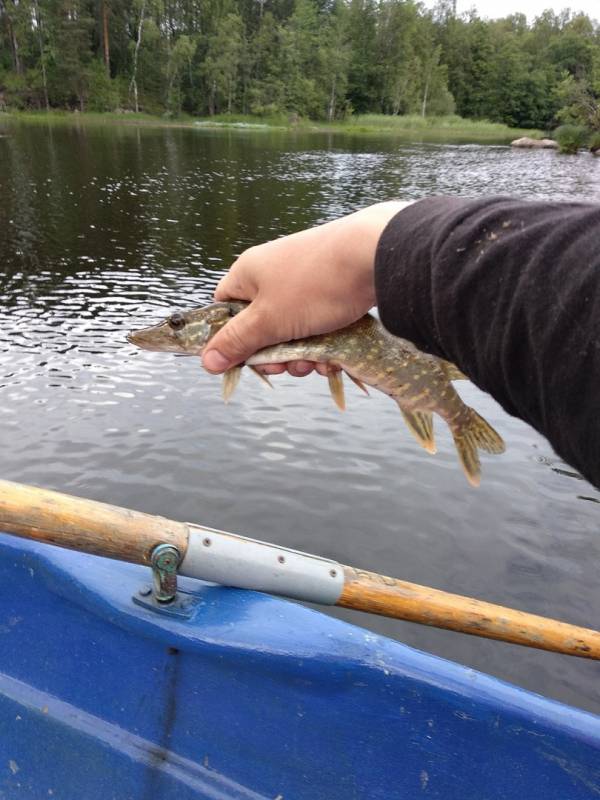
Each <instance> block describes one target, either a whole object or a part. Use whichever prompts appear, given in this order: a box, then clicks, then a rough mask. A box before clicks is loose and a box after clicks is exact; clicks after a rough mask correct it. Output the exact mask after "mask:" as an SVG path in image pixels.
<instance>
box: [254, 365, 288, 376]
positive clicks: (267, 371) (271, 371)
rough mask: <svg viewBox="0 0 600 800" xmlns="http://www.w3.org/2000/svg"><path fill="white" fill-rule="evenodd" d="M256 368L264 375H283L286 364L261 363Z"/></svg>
mask: <svg viewBox="0 0 600 800" xmlns="http://www.w3.org/2000/svg"><path fill="white" fill-rule="evenodd" d="M256 369H257V370H258V371H259V372H262V374H263V375H281V374H282V373H283V372H285V364H261V365H260V367H256Z"/></svg>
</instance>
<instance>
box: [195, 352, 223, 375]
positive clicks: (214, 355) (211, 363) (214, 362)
mask: <svg viewBox="0 0 600 800" xmlns="http://www.w3.org/2000/svg"><path fill="white" fill-rule="evenodd" d="M202 363H203V364H204V366H205V367H206V369H209V370H210V371H211V372H223V370H225V369H227V367H228V366H229V359H228V358H225V356H224V355H223V353H219V351H218V350H209V351H208V353H205V354H204V355H203V356H202Z"/></svg>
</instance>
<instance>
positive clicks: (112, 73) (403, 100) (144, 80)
mask: <svg viewBox="0 0 600 800" xmlns="http://www.w3.org/2000/svg"><path fill="white" fill-rule="evenodd" d="M0 108H17V109H44V108H46V109H49V108H69V109H80V110H90V111H112V110H117V109H123V110H143V111H146V112H149V113H161V114H164V113H166V114H171V115H177V114H179V113H181V112H182V111H183V112H187V113H189V114H194V115H202V116H204V115H212V114H217V113H227V112H230V113H243V114H257V115H274V114H281V113H285V114H287V115H289V116H291V117H292V118H294V117H296V116H297V117H308V118H312V119H327V120H333V119H340V118H343V117H345V116H347V115H348V114H350V113H367V112H375V113H383V114H415V113H416V114H422V115H424V116H425V115H443V114H450V113H458V114H460V115H461V116H463V117H468V118H474V119H488V120H491V121H495V122H503V123H505V124H508V125H511V126H517V127H525V128H527V127H535V128H548V127H551V126H553V125H555V124H557V123H559V122H574V123H578V124H582V125H585V127H586V128H588V129H591V130H600V27H599V25H598V23H597V22H595V21H593V20H591V19H590V18H589V17H587V16H585V15H583V14H577V15H573V14H571V13H570V12H568V11H565V12H563V13H561V14H558V15H557V14H555V13H553V12H552V11H547V12H545V13H544V14H542V15H541V16H540V17H538V18H537V19H535V20H534V21H533V23H532V24H528V23H527V20H526V17H525V16H524V15H521V14H518V15H514V16H510V17H507V18H505V19H501V20H483V19H480V18H478V16H477V15H476V14H475V13H474V12H472V13H469V14H463V15H460V16H457V15H456V14H455V13H454V10H453V6H452V2H451V0H450V1H449V0H442V1H441V2H439V3H438V4H437V5H436V6H435V8H434V9H433V10H428V9H427V8H425V6H423V5H422V4H421V3H415V2H413V1H412V0H0Z"/></svg>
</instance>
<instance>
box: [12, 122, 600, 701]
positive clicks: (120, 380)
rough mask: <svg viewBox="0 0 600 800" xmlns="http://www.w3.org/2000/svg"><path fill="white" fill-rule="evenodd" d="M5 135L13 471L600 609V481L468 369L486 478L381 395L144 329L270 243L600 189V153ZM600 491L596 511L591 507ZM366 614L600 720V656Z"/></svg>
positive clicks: (533, 599) (398, 565)
mask: <svg viewBox="0 0 600 800" xmlns="http://www.w3.org/2000/svg"><path fill="white" fill-rule="evenodd" d="M5 132H7V133H8V134H9V135H8V136H6V137H2V138H0V287H1V291H0V441H1V443H2V448H1V449H0V475H2V477H6V478H9V479H12V480H17V481H25V482H31V483H37V484H39V485H47V486H53V487H55V488H57V489H61V490H64V491H71V492H74V493H79V494H82V495H87V496H89V497H94V498H97V499H101V500H106V501H110V502H112V503H117V504H122V505H128V506H131V507H133V508H139V509H143V510H145V511H148V512H151V513H160V514H163V515H166V516H172V517H174V518H177V519H188V520H195V521H198V522H202V523H204V524H207V525H211V526H215V527H220V528H226V529H230V530H234V531H238V532H240V533H244V534H247V535H249V536H256V537H258V538H263V539H267V540H272V541H276V542H281V543H282V544H286V545H290V546H293V547H297V548H300V549H305V550H309V551H314V552H317V553H321V554H323V555H325V556H331V557H334V558H337V559H339V560H340V561H342V562H345V563H350V564H356V565H359V566H362V567H365V568H367V569H373V570H377V571H380V572H386V573H388V574H393V575H396V576H398V577H401V578H405V579H407V580H412V581H415V582H417V583H424V584H429V585H433V586H437V587H440V588H443V589H447V590H450V591H455V592H461V593H465V594H471V595H476V596H480V597H484V598H486V599H489V600H492V601H495V602H500V603H504V604H507V605H514V606H516V607H520V608H524V609H527V610H530V611H533V612H537V613H540V614H545V615H550V616H555V617H559V618H563V619H565V620H569V621H572V622H575V623H578V624H583V625H591V626H594V625H596V624H597V622H596V621H597V620H598V619H599V618H600V595H599V593H598V591H597V588H596V587H597V568H596V565H597V563H598V560H599V558H600V533H599V531H600V512H599V511H598V509H596V504H597V503H598V502H599V501H600V495H599V494H598V493H597V492H596V491H595V490H594V489H593V488H592V487H590V486H589V485H588V484H587V483H585V482H583V481H581V480H578V479H577V476H576V475H574V474H573V471H572V470H571V469H570V468H569V467H568V466H567V465H565V464H563V463H561V462H560V461H559V460H558V459H557V458H556V456H554V454H553V453H552V452H551V450H550V448H549V446H548V445H547V444H546V442H545V441H544V440H543V439H541V437H539V436H538V435H537V434H536V433H535V432H533V431H532V430H531V429H529V428H528V427H527V426H526V425H524V424H523V423H521V422H519V421H517V420H515V419H513V418H510V417H508V416H507V415H506V414H504V413H503V412H502V411H501V409H500V408H499V407H498V406H497V405H496V404H495V403H494V402H493V401H492V400H491V399H490V398H488V397H486V396H484V395H482V394H481V393H480V392H479V391H478V390H477V389H475V387H473V386H471V385H470V384H461V385H460V391H461V393H462V394H463V396H464V397H465V399H466V400H467V402H471V403H472V404H473V405H475V406H476V408H477V409H478V410H479V411H480V412H481V413H483V414H484V415H485V416H486V418H487V419H488V420H489V421H490V422H491V423H492V424H493V425H494V427H496V428H497V429H498V430H499V431H500V432H501V433H502V435H503V437H504V438H505V440H506V442H507V445H508V451H507V453H506V455H504V456H502V457H494V458H487V457H485V456H484V464H483V482H482V486H481V488H480V489H478V490H472V489H470V488H469V487H468V486H467V484H466V483H465V480H464V478H463V475H462V473H461V471H460V469H459V467H458V464H457V459H456V455H455V452H454V448H453V445H452V441H451V437H450V435H449V433H448V431H447V429H446V428H445V426H444V425H443V424H442V423H440V424H439V425H438V432H437V437H438V439H439V450H440V452H439V453H438V455H436V456H435V457H431V456H428V455H427V454H426V453H424V452H423V451H422V450H420V449H419V448H418V446H417V445H416V444H415V443H414V441H413V439H412V437H411V436H410V435H409V434H408V432H407V431H406V429H405V428H404V425H403V422H402V420H401V417H400V415H399V414H398V411H397V409H396V407H395V406H394V404H393V403H392V402H391V401H389V399H388V398H385V397H384V396H383V395H379V396H373V397H371V398H366V397H364V396H363V395H362V394H361V393H360V392H359V391H358V390H355V389H354V387H352V386H349V387H348V406H349V408H348V411H347V412H346V414H345V415H341V414H339V412H338V411H337V410H336V409H335V407H334V406H333V404H332V402H331V400H330V398H329V397H328V391H327V387H326V384H325V382H324V381H323V380H322V379H320V378H318V377H317V376H312V377H310V378H307V379H305V380H303V381H302V382H299V381H294V380H293V379H291V378H287V377H282V378H278V379H275V382H276V390H275V391H274V392H271V393H270V392H268V391H265V389H264V387H263V386H262V385H261V384H260V383H259V382H258V381H257V380H256V379H255V378H254V376H252V375H250V376H244V378H243V379H242V385H241V387H240V389H238V392H237V394H236V396H235V398H234V401H233V403H232V404H231V405H230V406H229V407H227V408H226V407H224V406H223V404H222V403H221V400H220V387H219V385H218V381H217V380H216V379H215V378H213V377H211V376H208V375H207V374H205V373H204V372H203V371H202V369H201V368H200V365H199V363H198V361H197V360H196V359H183V358H182V359H178V358H173V357H170V356H168V355H163V354H153V353H144V352H141V351H136V350H135V349H134V348H133V347H132V346H130V345H129V344H128V343H127V342H126V340H125V334H126V332H127V331H128V330H129V329H130V328H132V327H141V326H143V325H146V324H149V323H151V322H153V321H155V320H156V319H158V318H160V317H162V316H165V315H166V314H167V313H169V312H170V311H172V310H173V309H174V308H177V307H185V306H189V305H193V304H199V303H202V302H205V301H207V300H208V299H209V298H210V297H211V295H212V291H213V289H214V286H215V285H216V283H217V281H218V279H219V277H220V275H221V274H222V271H223V270H224V269H225V268H226V267H227V266H228V265H229V264H230V263H231V261H232V260H233V258H234V257H235V256H236V254H239V253H240V252H241V251H242V250H243V249H244V248H246V247H247V246H249V245H251V244H255V243H258V242H260V241H263V240H265V239H268V238H273V237H276V236H279V235H282V234H285V233H288V232H290V231H293V230H298V229H300V228H303V227H306V226H308V225H312V224H315V223H317V222H321V221H324V220H327V219H332V218H334V217H336V216H338V215H340V214H343V213H347V212H349V211H352V210H354V209H356V208H358V207H361V206H364V205H366V204H368V203H371V202H374V201H377V200H381V199H385V198H389V197H393V196H403V197H422V196H426V195H428V194H432V193H447V194H448V193H460V194H465V195H472V194H482V193H492V192H493V193H510V194H519V195H522V196H538V197H547V198H557V197H564V198H582V197H588V198H594V197H595V198H598V197H599V196H600V162H598V161H597V160H596V161H593V160H592V159H591V158H587V157H585V156H581V157H579V158H568V157H564V158H561V157H559V156H557V155H556V154H555V153H553V152H547V151H541V152H523V151H514V152H513V151H511V150H510V149H508V148H505V147H478V146H456V145H452V146H442V145H417V144H398V143H396V142H394V141H392V140H390V139H380V140H377V139H375V138H373V139H364V138H360V139H351V138H341V137H333V136H316V135H315V136H310V137H307V136H289V135H285V134H281V133H275V132H274V133H263V132H261V133H259V134H256V133H248V132H241V131H235V132H223V131H219V132H216V133H213V132H210V131H206V130H203V131H194V130H173V129H171V130H147V129H140V128H133V127H132V128H128V127H127V128H126V127H122V128H121V127H107V128H102V127H98V128H86V129H77V128H69V127H65V128H62V127H61V128H47V129H46V128H42V127H37V126H36V127H26V126H23V127H22V126H17V125H12V126H10V127H7V128H6V130H5ZM590 501H591V502H590ZM339 615H340V616H344V617H345V618H347V619H350V620H352V621H354V622H357V623H359V624H363V625H365V626H367V627H370V628H372V629H374V630H377V631H380V632H383V633H386V634H388V635H391V636H396V637H397V638H399V639H402V640H403V641H406V642H408V643H410V644H413V645H416V646H418V647H421V648H423V649H426V650H429V651H431V652H436V653H439V654H441V655H444V656H447V657H449V658H453V659H455V660H458V661H461V662H463V663H467V664H472V665H473V666H475V667H478V668H480V669H484V670H486V671H488V672H491V673H493V674H496V675H499V676H501V677H504V678H506V679H509V680H513V681H515V682H517V683H519V684H521V685H523V686H527V687H528V688H532V689H534V690H537V691H540V692H542V693H545V694H548V695H551V696H554V697H558V698H561V699H564V700H566V701H567V702H571V703H574V704H577V705H580V706H582V707H585V708H589V709H591V710H595V711H600V689H599V688H598V687H599V682H598V677H599V674H600V673H599V669H600V668H599V667H598V665H596V664H593V663H586V662H583V661H579V660H576V659H567V658H565V657H561V656H554V655H551V654H545V653H536V652H533V651H529V650H526V649H519V648H515V647H510V646H508V645H502V644H497V643H492V642H485V641H479V640H476V639H471V638H469V637H465V636H461V635H458V634H453V633H447V632H441V631H434V630H429V629H425V628H421V627H419V626H413V625H410V624H408V623H399V622H395V621H390V620H384V619H377V618H374V617H368V616H366V615H358V614H353V613H351V612H343V611H340V612H339Z"/></svg>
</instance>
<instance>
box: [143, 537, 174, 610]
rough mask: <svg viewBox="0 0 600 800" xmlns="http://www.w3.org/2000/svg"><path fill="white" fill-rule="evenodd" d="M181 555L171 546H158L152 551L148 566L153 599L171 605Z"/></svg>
mask: <svg viewBox="0 0 600 800" xmlns="http://www.w3.org/2000/svg"><path fill="white" fill-rule="evenodd" d="M180 561H181V553H180V552H179V550H178V549H177V548H176V547H174V546H173V545H172V544H159V545H157V546H156V547H155V548H154V550H153V551H152V556H151V558H150V564H151V566H152V578H153V582H154V599H155V600H157V601H158V602H159V603H171V602H173V600H174V599H175V596H176V595H177V569H178V567H179V563H180Z"/></svg>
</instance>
